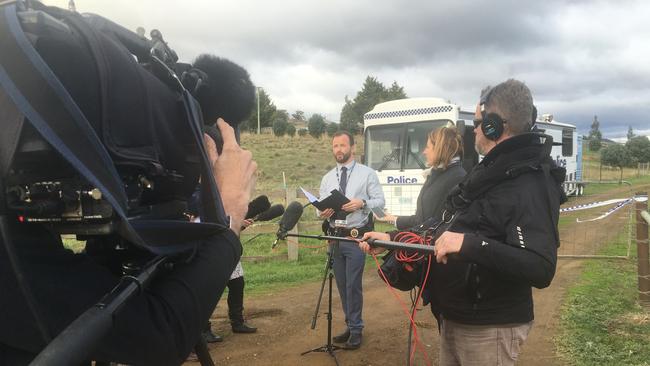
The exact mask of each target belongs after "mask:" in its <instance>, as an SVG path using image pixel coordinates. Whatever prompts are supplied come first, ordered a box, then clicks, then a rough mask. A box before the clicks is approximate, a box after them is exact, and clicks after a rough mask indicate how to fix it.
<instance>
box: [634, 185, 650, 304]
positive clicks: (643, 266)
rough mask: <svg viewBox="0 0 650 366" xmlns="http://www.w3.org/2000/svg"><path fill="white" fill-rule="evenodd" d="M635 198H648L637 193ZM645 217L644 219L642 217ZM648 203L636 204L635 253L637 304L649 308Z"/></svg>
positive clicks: (649, 253)
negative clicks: (637, 285)
mask: <svg viewBox="0 0 650 366" xmlns="http://www.w3.org/2000/svg"><path fill="white" fill-rule="evenodd" d="M636 196H637V197H638V196H646V197H647V196H648V193H647V192H646V193H643V192H641V193H637V194H636ZM644 216H645V217H644ZM649 218H650V215H649V214H648V201H645V202H639V201H637V202H636V252H637V257H638V268H637V271H638V278H639V302H640V303H641V305H644V306H646V307H650V251H649V250H648V222H647V221H646V220H647V219H649Z"/></svg>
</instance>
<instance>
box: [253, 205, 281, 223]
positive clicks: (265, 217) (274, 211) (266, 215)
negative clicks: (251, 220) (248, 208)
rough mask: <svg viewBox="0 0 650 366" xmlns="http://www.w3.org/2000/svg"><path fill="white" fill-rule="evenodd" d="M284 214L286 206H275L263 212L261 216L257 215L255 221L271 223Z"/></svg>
mask: <svg viewBox="0 0 650 366" xmlns="http://www.w3.org/2000/svg"><path fill="white" fill-rule="evenodd" d="M283 213H284V206H282V205H279V204H278V205H273V206H271V208H269V209H268V210H266V211H264V212H262V213H261V214H259V215H257V217H256V218H255V221H269V220H273V219H274V218H276V217H280V216H282V214H283Z"/></svg>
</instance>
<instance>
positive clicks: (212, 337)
mask: <svg viewBox="0 0 650 366" xmlns="http://www.w3.org/2000/svg"><path fill="white" fill-rule="evenodd" d="M201 337H203V340H204V341H205V342H206V343H216V342H223V338H221V336H219V335H216V334H214V333H212V331H211V330H210V329H208V330H204V331H203V332H201Z"/></svg>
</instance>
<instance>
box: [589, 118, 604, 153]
mask: <svg viewBox="0 0 650 366" xmlns="http://www.w3.org/2000/svg"><path fill="white" fill-rule="evenodd" d="M602 139H603V135H602V134H601V133H600V122H598V116H594V121H593V122H592V123H591V130H589V150H591V151H598V150H600V148H601V147H602Z"/></svg>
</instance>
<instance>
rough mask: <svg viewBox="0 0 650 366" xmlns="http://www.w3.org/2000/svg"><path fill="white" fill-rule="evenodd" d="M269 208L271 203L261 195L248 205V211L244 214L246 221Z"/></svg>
mask: <svg viewBox="0 0 650 366" xmlns="http://www.w3.org/2000/svg"><path fill="white" fill-rule="evenodd" d="M269 208H271V202H269V198H268V197H266V196H264V195H262V196H259V197H257V198H255V199H254V200H252V201H250V202H249V203H248V211H247V212H246V219H250V218H253V217H255V216H257V215H259V214H261V213H262V212H264V211H266V210H268V209H269Z"/></svg>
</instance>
